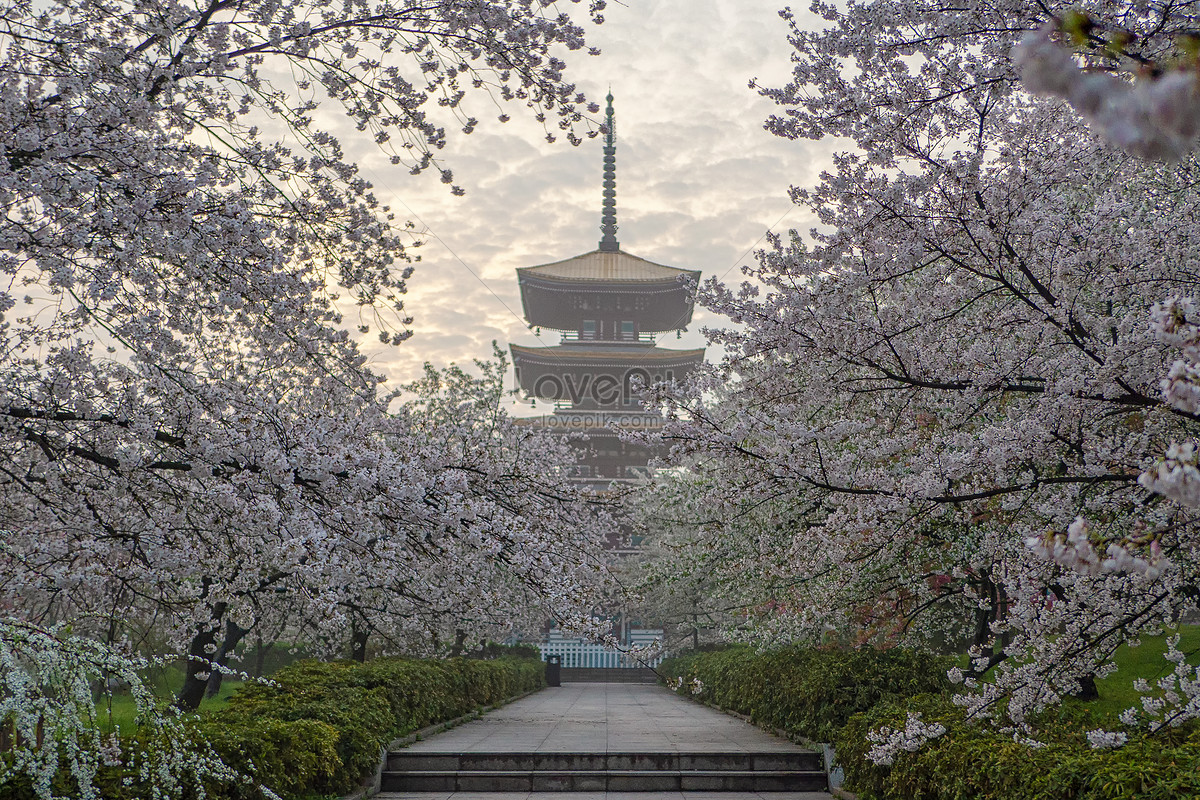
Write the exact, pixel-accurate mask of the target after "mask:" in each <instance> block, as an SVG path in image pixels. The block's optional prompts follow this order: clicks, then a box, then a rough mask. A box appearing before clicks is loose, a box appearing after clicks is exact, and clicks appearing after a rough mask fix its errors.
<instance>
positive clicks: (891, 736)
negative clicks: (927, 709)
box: [867, 711, 946, 766]
mask: <svg viewBox="0 0 1200 800" xmlns="http://www.w3.org/2000/svg"><path fill="white" fill-rule="evenodd" d="M945 732H946V726H945V725H942V724H941V723H939V722H934V723H929V722H924V721H922V720H921V715H920V714H917V713H914V712H912V711H910V712H908V717H907V719H906V721H905V723H904V727H903V728H899V729H895V730H893V729H892V728H891V727H890V726H888V725H884V726H882V727H881V728H879V729H878V730H874V731H869V732H868V733H867V740H868V741H869V742H871V749H870V750H868V751H867V758H868V759H869V760H870V761H871V763H872V764H877V765H880V766H886V765H888V764H892V763H894V762H895V760H896V756H897V755H899V754H900V753H904V752H908V753H915V752H916V751H917V750H920V749H921V747H922V746H924V745H925V743H926V742H929V741H932V740H933V739H936V738H938V737H939V736H941V735H942V734H944V733H945Z"/></svg>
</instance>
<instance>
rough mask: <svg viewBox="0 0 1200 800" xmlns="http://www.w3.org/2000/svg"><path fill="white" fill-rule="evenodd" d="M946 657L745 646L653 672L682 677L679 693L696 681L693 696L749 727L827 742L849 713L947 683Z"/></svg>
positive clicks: (677, 662)
mask: <svg viewBox="0 0 1200 800" xmlns="http://www.w3.org/2000/svg"><path fill="white" fill-rule="evenodd" d="M952 666H953V659H951V658H948V657H944V656H935V655H932V654H929V653H924V652H918V651H912V650H904V649H900V648H892V649H887V650H880V649H875V648H861V649H857V650H839V649H826V648H800V647H788V648H783V649H780V650H773V651H768V652H765V653H756V652H755V651H753V650H751V649H749V648H746V647H731V648H727V649H724V650H720V651H716V652H698V653H692V654H689V655H686V656H682V657H679V658H672V659H667V660H665V661H664V662H663V663H662V666H660V667H659V670H658V672H659V674H660V675H662V676H664V677H665V678H667V679H672V678H683V681H684V685H683V686H682V687H681V688H680V689H679V691H680V693H681V694H690V692H691V688H690V686H689V684H690V682H691V681H692V680H693V679H695V678H699V679H700V682H701V684H702V686H703V690H702V691H701V693H700V695H699V699H701V700H704V701H706V702H709V703H712V704H713V705H716V706H719V707H721V708H724V709H728V710H730V711H736V712H738V713H740V714H745V715H747V716H749V717H750V718H751V719H752V720H753V721H754V722H755V723H756V724H758V725H762V726H764V727H768V728H778V729H781V730H784V731H786V732H787V733H789V734H794V735H799V736H803V737H806V738H808V739H813V740H816V741H822V742H827V741H831V740H832V739H833V738H834V736H836V735H837V733H838V731H839V730H840V729H841V728H842V726H843V725H845V724H846V720H847V719H849V718H850V716H851V715H852V714H855V713H857V712H860V711H865V710H867V709H869V708H871V707H872V706H874V705H875V704H877V703H879V702H881V701H884V700H889V699H896V698H905V697H910V696H912V695H915V694H919V693H921V692H937V691H942V690H944V689H945V688H947V687H948V686H949V681H948V679H947V678H946V671H947V670H948V669H950V667H952Z"/></svg>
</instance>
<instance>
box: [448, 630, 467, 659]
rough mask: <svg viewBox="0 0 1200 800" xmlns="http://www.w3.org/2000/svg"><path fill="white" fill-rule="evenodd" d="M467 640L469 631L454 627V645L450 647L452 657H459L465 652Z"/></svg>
mask: <svg viewBox="0 0 1200 800" xmlns="http://www.w3.org/2000/svg"><path fill="white" fill-rule="evenodd" d="M466 642H467V632H466V631H464V630H463V629H462V628H455V629H454V646H453V647H451V648H450V657H451V658H458V657H459V656H461V655H462V654H463V645H464V644H466Z"/></svg>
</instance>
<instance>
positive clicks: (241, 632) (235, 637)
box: [204, 620, 250, 697]
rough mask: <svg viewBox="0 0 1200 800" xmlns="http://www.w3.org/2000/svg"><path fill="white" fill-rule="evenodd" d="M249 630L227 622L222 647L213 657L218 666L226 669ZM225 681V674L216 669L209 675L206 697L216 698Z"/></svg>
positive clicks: (232, 622)
mask: <svg viewBox="0 0 1200 800" xmlns="http://www.w3.org/2000/svg"><path fill="white" fill-rule="evenodd" d="M249 632H250V629H249V628H242V627H239V626H238V624H237V623H236V622H234V621H232V620H226V622H225V638H224V639H222V640H221V646H220V647H218V648H217V654H216V655H215V656H213V663H215V664H216V665H217V666H220V667H224V666H226V665H228V664H229V654H230V653H232V652H233V651H234V648H236V647H237V646H238V644H239V643H240V642H241V641H242V637H244V636H245V635H246V634H247V633H249ZM224 679H225V673H224V672H223V671H222V670H219V669H214V670H213V671H212V672H210V673H209V675H208V686H207V687H206V688H205V690H204V696H205V697H216V696H217V693H218V692H220V691H221V681H223V680H224Z"/></svg>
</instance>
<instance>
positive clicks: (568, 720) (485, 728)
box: [378, 683, 832, 800]
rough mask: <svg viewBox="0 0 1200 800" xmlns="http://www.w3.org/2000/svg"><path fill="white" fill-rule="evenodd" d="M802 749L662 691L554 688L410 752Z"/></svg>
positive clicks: (678, 796)
mask: <svg viewBox="0 0 1200 800" xmlns="http://www.w3.org/2000/svg"><path fill="white" fill-rule="evenodd" d="M800 750H801V748H799V747H797V746H796V745H794V744H792V743H790V742H787V741H784V740H783V739H779V738H776V737H774V736H772V735H770V734H768V733H766V732H765V731H762V730H760V729H758V728H755V727H753V726H751V725H749V724H747V723H745V722H742V721H741V720H738V719H736V718H734V717H730V716H728V715H726V714H722V713H721V712H719V711H715V710H713V709H710V708H707V707H705V706H701V705H700V704H698V703H692V702H689V701H687V700H685V699H683V698H681V697H678V696H676V695H675V694H673V693H672V692H669V691H667V690H666V689H664V688H662V687H660V686H653V685H645V684H618V683H574V684H566V685H564V686H561V687H551V688H548V689H545V690H543V691H541V692H538V693H537V694H534V695H531V696H529V697H526V698H524V699H521V700H518V701H517V702H515V703H512V704H510V705H508V706H505V707H504V708H501V709H498V710H496V711H493V712H491V713H489V714H486V715H485V716H484V717H482V718H481V719H478V720H475V721H473V722H469V723H467V724H465V725H461V726H459V727H457V728H454V729H452V730H449V731H446V732H445V733H441V734H438V735H437V736H434V737H432V738H430V739H427V740H425V741H421V742H416V743H415V744H413V745H411V746H410V747H408V748H406V749H405V750H404V752H405V753H422V754H428V755H437V754H448V753H456V754H458V753H593V754H605V753H752V752H753V753H776V752H778V753H791V752H797V751H800ZM378 797H379V798H380V800H517V799H518V798H520V800H525V798H529V800H549V799H550V798H562V799H563V800H601V798H603V799H604V800H666V799H667V798H669V799H670V800H682V799H683V798H687V800H749V799H750V798H770V799H771V800H830V799H831V797H832V796H831V795H829V794H827V793H825V792H715V791H706V792H679V791H669V792H666V791H664V792H587V791H572V792H533V793H529V792H516V793H509V792H463V791H458V792H445V791H443V792H385V793H383V794H381V795H378Z"/></svg>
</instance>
